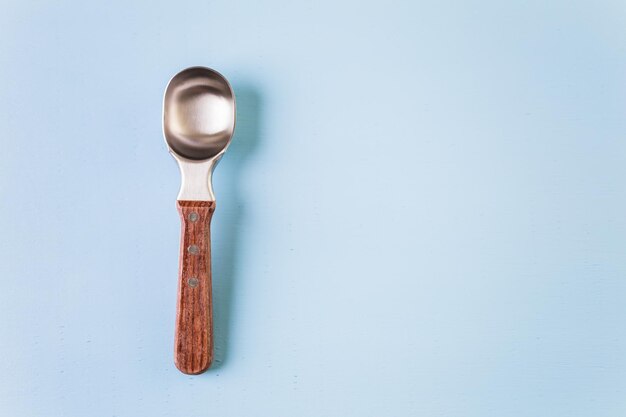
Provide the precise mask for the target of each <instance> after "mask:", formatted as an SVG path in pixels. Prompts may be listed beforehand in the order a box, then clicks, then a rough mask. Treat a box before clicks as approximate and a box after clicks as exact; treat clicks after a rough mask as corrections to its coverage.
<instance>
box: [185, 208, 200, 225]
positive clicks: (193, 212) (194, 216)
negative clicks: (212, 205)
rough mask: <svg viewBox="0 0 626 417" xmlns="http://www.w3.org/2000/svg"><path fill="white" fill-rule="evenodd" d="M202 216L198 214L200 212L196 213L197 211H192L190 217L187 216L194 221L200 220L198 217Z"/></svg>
mask: <svg viewBox="0 0 626 417" xmlns="http://www.w3.org/2000/svg"><path fill="white" fill-rule="evenodd" d="M199 217H200V216H198V213H196V212H195V211H192V212H191V213H189V217H187V218H188V219H189V221H190V222H192V223H194V222H196V221H198V218H199Z"/></svg>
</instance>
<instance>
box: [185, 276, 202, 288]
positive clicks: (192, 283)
mask: <svg viewBox="0 0 626 417" xmlns="http://www.w3.org/2000/svg"><path fill="white" fill-rule="evenodd" d="M199 283H200V281H198V278H189V279H188V280H187V284H189V286H190V287H191V288H196V287H197V286H198V284H199Z"/></svg>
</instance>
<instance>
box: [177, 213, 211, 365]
mask: <svg viewBox="0 0 626 417" xmlns="http://www.w3.org/2000/svg"><path fill="white" fill-rule="evenodd" d="M177 208H178V213H180V219H181V226H182V227H181V238H180V267H179V272H178V301H177V303H176V331H175V336H174V339H175V341H174V363H175V364H176V367H177V368H178V369H179V370H180V371H181V372H183V373H185V374H200V373H202V372H204V371H206V370H207V369H208V368H209V366H211V361H212V360H213V312H212V302H211V217H212V216H213V212H214V211H215V201H178V202H177Z"/></svg>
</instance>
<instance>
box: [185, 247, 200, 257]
mask: <svg viewBox="0 0 626 417" xmlns="http://www.w3.org/2000/svg"><path fill="white" fill-rule="evenodd" d="M187 251H188V252H189V253H190V254H192V255H197V254H199V253H200V248H198V246H196V245H189V247H188V248H187Z"/></svg>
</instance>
